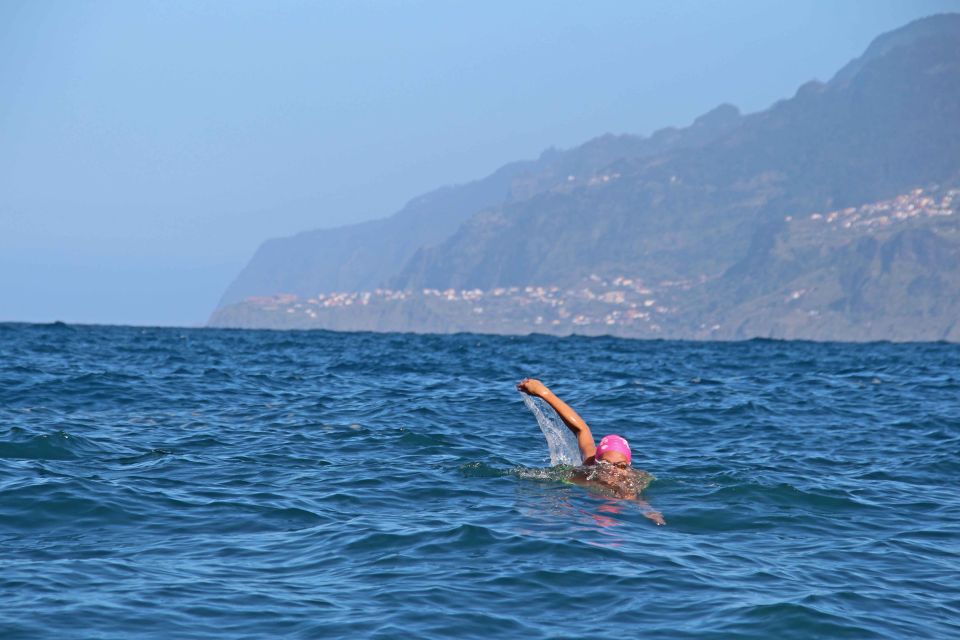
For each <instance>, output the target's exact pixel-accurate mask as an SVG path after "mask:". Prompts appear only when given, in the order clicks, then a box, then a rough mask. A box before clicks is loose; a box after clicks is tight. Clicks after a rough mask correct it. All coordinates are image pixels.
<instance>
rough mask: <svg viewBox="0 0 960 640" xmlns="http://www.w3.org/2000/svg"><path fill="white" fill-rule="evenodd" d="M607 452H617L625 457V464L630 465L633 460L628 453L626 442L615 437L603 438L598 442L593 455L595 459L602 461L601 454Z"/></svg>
mask: <svg viewBox="0 0 960 640" xmlns="http://www.w3.org/2000/svg"><path fill="white" fill-rule="evenodd" d="M609 451H619V452H620V453H622V454H623V455H625V456H626V457H627V464H630V461H631V460H633V454H631V453H630V445H629V444H628V443H627V441H626V440H625V439H623V438H621V437H620V436H617V435H612V434H611V435H609V436H603V439H602V440H601V441H600V446H598V447H597V453H596V454H594V457H595V459H597V460H602V459H603V454H605V453H607V452H609Z"/></svg>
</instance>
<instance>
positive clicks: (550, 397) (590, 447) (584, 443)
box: [517, 378, 597, 464]
mask: <svg viewBox="0 0 960 640" xmlns="http://www.w3.org/2000/svg"><path fill="white" fill-rule="evenodd" d="M517 389H519V390H520V391H522V392H524V393H526V394H527V395H531V396H536V397H537V398H542V399H543V400H544V401H545V402H546V403H547V404H549V405H550V406H551V407H553V410H554V411H556V412H557V415H558V416H560V419H561V420H563V424H565V425H567V428H568V429H570V431H572V432H573V434H574V435H575V436H577V444H578V445H579V446H580V456H581V457H582V458H583V463H584V464H592V463H593V461H592V460H591V458H593V456H594V455H595V454H596V453H597V444H596V442H594V441H593V434H592V433H591V432H590V427H588V426H587V423H586V422H585V421H584V419H583V418H581V417H580V414H579V413H577V412H576V411H574V410H573V407H571V406H570V405H568V404H567V403H566V402H564V401H563V400H561V399H560V398H558V397H557V396H556V395H555V394H554V393H553V392H552V391H550V389H548V388H547V385H545V384H543V383H542V382H540V381H539V380H537V379H535V378H527V379H526V380H521V381H520V383H519V384H518V385H517Z"/></svg>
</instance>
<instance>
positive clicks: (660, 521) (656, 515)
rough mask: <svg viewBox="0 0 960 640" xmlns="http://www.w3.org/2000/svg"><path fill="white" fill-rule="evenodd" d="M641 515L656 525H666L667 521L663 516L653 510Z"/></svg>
mask: <svg viewBox="0 0 960 640" xmlns="http://www.w3.org/2000/svg"><path fill="white" fill-rule="evenodd" d="M643 515H645V516H646V517H648V518H650V519H651V520H653V521H654V522H656V523H657V525H664V524H667V521H666V520H664V519H663V514H662V513H660V512H659V511H654V510H653V509H650V510H649V511H644V512H643Z"/></svg>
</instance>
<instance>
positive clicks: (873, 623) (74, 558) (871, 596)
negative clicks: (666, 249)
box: [0, 324, 960, 639]
mask: <svg viewBox="0 0 960 640" xmlns="http://www.w3.org/2000/svg"><path fill="white" fill-rule="evenodd" d="M526 376H537V377H540V378H542V379H543V380H544V381H546V382H547V383H548V384H550V385H551V387H553V388H554V389H555V391H556V392H557V393H558V395H560V396H561V397H563V398H564V399H566V400H568V401H569V402H570V404H572V405H573V406H574V407H575V408H577V409H578V410H580V411H581V413H582V414H583V416H584V417H585V418H586V420H587V422H588V423H590V424H591V426H592V427H593V429H594V432H595V433H596V435H597V436H598V437H599V436H601V435H603V434H605V433H608V432H616V433H620V434H622V435H624V436H625V437H627V438H628V439H629V440H630V441H631V444H632V445H633V447H634V464H635V466H637V467H640V468H643V469H646V470H647V471H650V472H651V473H653V474H654V475H655V476H656V480H655V481H654V482H653V483H652V484H651V485H650V486H649V488H648V489H647V490H646V491H645V493H644V497H645V499H646V500H647V501H649V503H650V504H651V505H652V506H653V507H654V508H655V509H657V510H659V511H660V512H662V513H663V515H664V517H665V518H666V521H667V525H666V526H664V527H658V526H655V525H654V524H653V523H652V522H651V521H650V520H648V519H647V518H645V517H644V515H643V510H642V508H641V507H640V506H639V505H638V504H637V503H634V502H630V501H625V500H617V499H615V498H612V497H610V496H607V495H602V494H598V493H595V492H592V491H590V490H588V489H586V488H583V487H580V486H574V485H570V484H566V483H563V482H561V481H559V480H558V477H557V476H556V475H555V474H553V473H552V472H551V471H549V470H548V469H547V467H549V457H548V451H547V445H546V443H545V440H544V436H543V434H542V433H541V431H540V429H539V428H538V425H537V421H536V420H535V418H534V416H533V415H532V414H531V413H530V412H529V411H528V410H527V409H526V408H525V407H524V404H523V403H522V402H521V398H520V396H519V395H518V393H517V391H516V390H515V389H514V385H515V383H516V381H517V380H519V379H521V378H523V377H526ZM958 454H960V346H958V345H949V344H887V343H876V344H861V345H855V344H829V343H825V344H817V343H808V342H777V341H752V342H740V343H696V342H664V341H630V340H620V339H612V338H581V337H572V338H553V337H545V336H529V337H494V336H478V335H465V334H464V335H454V336H420V335H400V334H379V335H378V334H369V333H354V334H349V333H330V332H268V331H262V332H259V331H230V330H203V329H197V330H186V329H142V328H130V327H90V326H70V325H62V324H55V325H24V324H0V545H2V547H0V548H2V549H3V552H2V554H0V565H2V566H0V637H2V638H5V639H12V638H53V637H56V638H94V637H95V638H133V637H136V638H221V637H231V638H263V637H299V638H320V637H370V638H396V637H417V638H450V637H458V638H492V637H496V638H501V637H502V638H507V637H509V638H571V637H582V638H621V637H637V636H640V635H650V636H652V637H661V638H730V637H735V638H814V637H817V638H907V637H909V638H956V637H960V491H958V489H957V482H958V479H960V455H958Z"/></svg>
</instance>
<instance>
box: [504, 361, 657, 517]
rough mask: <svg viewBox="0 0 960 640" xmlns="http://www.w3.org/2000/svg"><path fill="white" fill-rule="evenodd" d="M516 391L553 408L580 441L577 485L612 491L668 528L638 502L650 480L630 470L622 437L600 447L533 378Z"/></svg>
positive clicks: (573, 414)
mask: <svg viewBox="0 0 960 640" xmlns="http://www.w3.org/2000/svg"><path fill="white" fill-rule="evenodd" d="M517 389H518V390H520V391H522V392H523V393H526V394H527V395H531V396H534V397H537V398H540V399H542V400H543V401H545V402H546V403H547V404H549V405H550V406H551V407H553V410H554V411H556V412H557V415H558V416H560V419H561V420H563V423H564V424H565V425H567V428H568V429H570V431H572V432H573V434H574V435H575V436H576V437H577V445H578V446H579V447H580V458H581V460H582V463H583V466H584V469H582V471H581V472H578V473H576V474H575V475H574V478H573V479H574V481H575V482H577V484H583V485H588V486H589V485H601V486H603V487H604V488H606V489H609V490H612V491H613V492H614V493H615V494H616V495H617V496H618V497H621V498H628V499H631V500H636V501H637V502H639V503H640V504H641V506H643V507H645V510H644V515H645V516H647V517H648V518H650V519H651V520H653V521H654V522H656V523H657V524H666V522H665V521H664V519H663V515H662V514H661V513H660V512H658V511H654V510H653V509H650V508H649V507H650V505H648V504H647V503H646V502H644V501H643V500H641V499H640V498H639V495H640V491H641V490H642V489H643V487H644V486H646V484H647V482H648V481H649V477H650V476H649V474H647V473H645V472H642V471H637V470H636V469H634V468H633V467H631V466H630V463H631V462H632V461H633V454H632V453H631V451H630V445H629V444H628V443H627V441H626V440H625V439H624V438H623V437H621V436H618V435H613V434H611V435H608V436H604V437H603V438H602V439H601V440H600V446H599V447H598V446H597V444H596V442H595V441H594V439H593V433H591V431H590V427H588V426H587V423H586V422H585V421H584V419H583V418H581V417H580V414H578V413H577V412H576V411H574V410H573V407H571V406H570V405H568V404H567V403H566V402H564V401H563V400H561V399H560V398H558V397H557V396H556V395H555V394H554V393H553V392H552V391H550V389H548V388H547V385H545V384H543V383H542V382H540V381H539V380H536V379H534V378H527V379H526V380H521V381H520V383H519V384H517Z"/></svg>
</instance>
